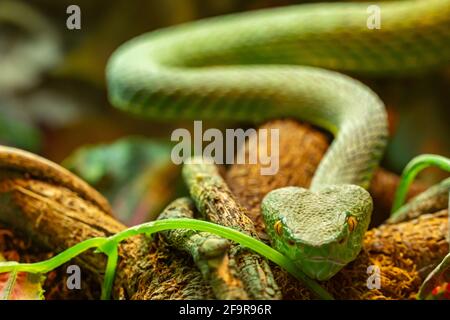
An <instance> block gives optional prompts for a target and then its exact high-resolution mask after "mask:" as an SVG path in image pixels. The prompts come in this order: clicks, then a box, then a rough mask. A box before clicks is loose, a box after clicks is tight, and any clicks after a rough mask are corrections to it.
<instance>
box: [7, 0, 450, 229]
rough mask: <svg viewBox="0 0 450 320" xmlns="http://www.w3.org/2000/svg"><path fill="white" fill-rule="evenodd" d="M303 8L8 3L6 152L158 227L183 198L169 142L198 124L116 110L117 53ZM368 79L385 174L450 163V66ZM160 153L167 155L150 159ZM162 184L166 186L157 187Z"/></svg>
mask: <svg viewBox="0 0 450 320" xmlns="http://www.w3.org/2000/svg"><path fill="white" fill-rule="evenodd" d="M303 2H312V1H299V0H297V1H295V0H282V1H275V0H246V1H239V0H210V1H206V0H164V1H160V0H159V1H157V0H147V1H143V0H118V1H102V0H98V1H88V0H81V1H72V0H71V1H65V0H27V1H26V2H21V1H3V0H0V143H1V144H6V145H10V146H15V147H19V148H22V149H26V150H29V151H32V152H35V153H38V154H40V155H43V156H44V157H46V158H49V159H51V160H53V161H56V162H59V163H61V162H63V161H64V162H63V163H64V164H65V165H66V166H67V167H69V168H70V169H72V170H74V171H76V172H77V173H78V174H80V175H82V176H83V178H85V179H86V180H87V181H88V182H90V183H91V184H93V185H94V186H95V187H96V188H98V189H99V190H100V191H101V192H103V193H104V194H105V195H106V196H107V197H108V198H109V199H110V200H111V201H112V202H113V205H114V207H115V208H120V210H118V211H120V212H121V215H122V216H121V217H120V218H121V219H122V220H123V221H125V222H127V223H129V224H134V223H138V222H141V221H142V220H145V219H149V217H150V218H151V216H152V214H153V212H157V211H158V210H160V208H161V206H164V205H165V204H166V202H167V201H168V200H170V199H171V198H172V197H173V195H174V193H183V192H184V191H183V189H182V186H181V185H180V184H179V182H178V179H177V175H178V171H177V170H178V169H177V168H172V167H167V166H166V165H160V164H161V163H164V161H163V160H164V159H166V158H165V157H166V156H161V154H163V155H164V154H167V156H170V145H169V144H167V140H168V139H169V138H170V133H171V132H172V131H173V130H174V129H176V128H179V127H183V126H184V127H190V126H192V122H191V123H182V122H180V123H173V122H172V123H159V122H155V121H150V120H148V119H138V118H137V117H133V116H130V115H128V114H125V113H121V112H120V111H117V110H116V109H114V108H113V107H112V106H111V105H110V104H109V103H108V100H107V93H106V89H105V77H104V71H105V65H106V63H107V60H108V58H109V56H110V55H111V53H112V52H113V51H114V50H115V49H116V48H117V47H118V46H119V45H120V44H122V43H123V42H125V41H126V40H128V39H130V38H132V37H134V36H136V35H139V34H142V33H144V32H147V31H151V30H154V29H157V28H161V27H164V26H169V25H175V24H179V23H182V22H186V21H191V20H196V19H200V18H203V17H208V16H216V15H221V14H226V13H232V12H240V11H246V10H254V9H258V8H267V7H274V6H282V5H289V4H299V3H303ZM72 4H76V5H78V6H79V7H80V8H81V29H80V30H68V29H67V27H66V20H67V18H68V16H69V14H67V13H66V9H67V7H68V6H69V5H72ZM360 80H362V81H364V82H365V83H366V84H368V85H369V86H370V87H371V88H372V89H373V90H374V91H375V92H377V93H378V94H379V95H380V97H381V98H382V100H383V101H384V102H385V103H386V105H387V108H388V112H389V116H390V122H391V123H390V127H391V136H392V139H391V141H390V144H389V148H388V151H387V154H386V157H385V159H384V161H383V166H384V167H386V168H388V169H389V170H392V171H394V172H397V173H400V172H401V170H402V169H403V167H404V166H405V164H406V163H407V162H408V161H409V160H410V159H411V158H412V157H413V156H415V155H418V154H422V153H437V154H441V155H444V156H450V125H449V124H450V66H449V67H444V68H442V69H441V70H437V71H433V72H432V73H429V74H426V75H420V76H410V77H402V78H396V79H391V78H389V79H377V80H371V79H360ZM243 125H248V124H240V126H243ZM210 126H215V127H219V128H220V127H223V126H224V124H222V123H221V124H220V125H219V124H210ZM228 127H230V126H228ZM155 148H156V150H159V151H160V152H159V151H158V152H153V151H149V149H151V150H155ZM155 176H156V177H164V179H161V178H160V179H158V181H163V182H164V183H155V179H154V177H155ZM149 177H152V178H151V179H149ZM444 177H445V174H444V173H442V172H440V171H439V170H428V171H427V172H426V174H422V175H421V179H422V180H424V181H425V182H427V183H430V184H431V183H434V182H436V181H438V180H440V179H442V178H444Z"/></svg>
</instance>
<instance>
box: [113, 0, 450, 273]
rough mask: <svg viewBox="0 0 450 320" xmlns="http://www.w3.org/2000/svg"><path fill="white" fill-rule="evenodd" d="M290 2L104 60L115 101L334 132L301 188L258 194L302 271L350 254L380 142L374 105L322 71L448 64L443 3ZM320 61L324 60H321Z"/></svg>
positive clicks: (158, 36)
mask: <svg viewBox="0 0 450 320" xmlns="http://www.w3.org/2000/svg"><path fill="white" fill-rule="evenodd" d="M368 6H369V5H368V4H362V3H333V4H331V3H330V4H311V5H299V6H292V7H286V8H279V9H271V10H261V11H255V12H250V13H244V14H236V15H230V16H224V17H218V18H212V19H207V20H203V21H198V22H194V23H189V24H184V25H180V26H176V27H172V28H167V29H163V30H160V31H156V32H151V33H149V34H145V35H142V36H140V37H137V38H136V39H133V40H131V41H129V42H127V43H126V44H124V45H123V46H122V47H120V48H119V49H118V50H117V51H116V52H115V53H114V54H113V56H112V58H111V60H110V62H109V64H108V67H107V80H108V86H109V95H110V100H111V102H112V104H113V105H114V106H116V107H119V108H121V109H124V110H126V111H129V112H133V113H137V114H140V115H145V116H151V117H154V118H158V119H177V118H185V119H186V118H189V119H195V118H203V119H205V118H214V119H238V120H242V119H245V120H254V121H262V120H266V119H271V118H277V117H294V118H299V119H302V120H305V121H309V122H311V123H313V124H315V125H317V126H319V127H322V128H324V129H326V130H328V131H330V132H331V133H333V134H334V135H335V140H334V142H333V143H332V145H331V147H330V148H329V150H328V152H327V154H326V156H325V157H324V159H323V160H322V162H321V163H320V166H319V168H318V170H317V172H316V174H315V176H314V178H313V181H312V184H311V187H310V189H309V190H306V189H302V188H296V187H288V188H283V189H278V190H275V191H273V192H271V193H269V194H268V195H267V196H266V198H265V199H264V201H263V204H262V211H263V215H264V218H265V221H266V224H267V228H268V233H269V235H270V237H271V239H272V244H273V246H274V247H275V248H277V249H278V250H280V251H282V252H283V253H285V254H286V255H288V256H289V257H291V258H292V259H293V260H295V261H296V262H297V263H298V265H299V266H300V267H301V268H302V269H303V270H304V271H305V272H306V273H307V274H308V275H309V276H311V277H313V278H317V279H320V280H323V279H328V278H330V277H331V276H333V275H334V274H335V273H336V272H338V271H339V270H340V269H341V268H342V267H343V266H344V265H345V264H347V263H348V262H350V261H352V260H353V259H354V258H355V257H356V255H357V254H358V252H359V251H360V249H361V242H362V237H363V235H364V232H365V231H366V230H367V228H368V224H369V221H370V215H371V211H372V200H371V198H370V196H369V194H368V192H367V191H366V190H365V189H366V188H367V187H368V185H369V183H370V180H371V176H372V174H373V172H374V169H375V168H376V166H377V165H378V163H379V160H380V158H381V156H382V154H383V150H384V148H385V145H386V141H387V135H388V134H387V120H386V113H385V110H384V106H383V103H382V102H381V101H380V100H379V98H378V97H377V96H376V95H375V94H374V93H373V92H372V91H371V90H370V89H369V88H367V87H366V86H364V85H363V84H361V83H360V82H358V81H356V80H353V79H351V78H350V77H348V76H345V75H343V74H340V73H337V72H335V71H328V70H325V69H332V70H338V71H345V72H351V73H363V74H369V75H391V74H405V73H411V72H420V71H422V70H426V69H429V68H433V67H436V66H438V65H441V64H444V63H448V62H450V0H424V1H398V2H386V3H380V4H379V6H380V8H381V26H380V29H373V30H372V29H370V28H368V27H367V20H368V18H369V13H368V11H367V8H368ZM322 68H323V69H322Z"/></svg>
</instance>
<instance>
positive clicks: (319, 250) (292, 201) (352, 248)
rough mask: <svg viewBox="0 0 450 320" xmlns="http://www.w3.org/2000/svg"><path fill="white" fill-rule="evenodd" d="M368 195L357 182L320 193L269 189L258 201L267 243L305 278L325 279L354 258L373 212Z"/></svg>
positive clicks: (325, 189) (294, 189) (327, 188)
mask: <svg viewBox="0 0 450 320" xmlns="http://www.w3.org/2000/svg"><path fill="white" fill-rule="evenodd" d="M372 206H373V205H372V198H371V197H370V195H369V193H368V192H367V191H366V190H365V189H363V188H361V187H359V186H356V185H334V186H327V187H325V188H323V189H322V190H320V191H319V192H312V191H310V190H308V189H304V188H298V187H287V188H281V189H277V190H274V191H272V192H270V193H268V194H267V195H266V197H265V198H264V200H263V202H262V205H261V207H262V214H263V216H264V221H265V223H266V230H267V233H268V235H269V236H270V239H271V242H272V246H273V247H274V248H275V249H276V250H278V251H280V252H281V253H283V254H284V255H286V256H287V257H288V258H290V259H291V260H293V261H294V262H295V263H296V264H297V266H298V267H299V268H301V269H302V270H303V272H305V273H306V274H307V275H308V276H309V277H311V278H314V279H318V280H328V279H329V278H331V277H332V276H333V275H335V274H336V273H337V272H338V271H339V270H340V269H342V268H343V267H344V266H345V265H346V264H348V263H349V262H351V261H352V260H354V259H355V258H356V256H357V255H358V253H359V252H360V250H361V247H362V241H363V237H364V234H365V232H366V231H367V228H368V226H369V222H370V216H371V214H372Z"/></svg>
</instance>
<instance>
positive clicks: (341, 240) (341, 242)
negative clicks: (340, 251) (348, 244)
mask: <svg viewBox="0 0 450 320" xmlns="http://www.w3.org/2000/svg"><path fill="white" fill-rule="evenodd" d="M346 240H347V238H342V239H340V240H339V241H338V243H339V244H344V243H345V241H346Z"/></svg>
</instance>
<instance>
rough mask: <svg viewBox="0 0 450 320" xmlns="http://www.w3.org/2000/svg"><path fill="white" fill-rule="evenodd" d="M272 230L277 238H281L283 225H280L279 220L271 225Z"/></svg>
mask: <svg viewBox="0 0 450 320" xmlns="http://www.w3.org/2000/svg"><path fill="white" fill-rule="evenodd" d="M273 229H274V230H275V232H276V233H277V234H278V235H279V236H281V234H282V233H283V224H282V223H281V220H278V221H277V222H275V224H274V225H273Z"/></svg>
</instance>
